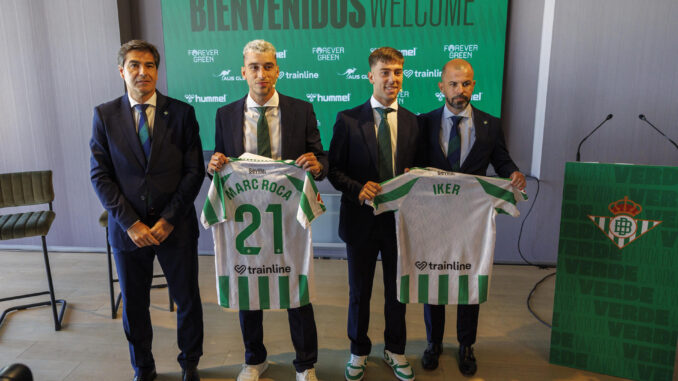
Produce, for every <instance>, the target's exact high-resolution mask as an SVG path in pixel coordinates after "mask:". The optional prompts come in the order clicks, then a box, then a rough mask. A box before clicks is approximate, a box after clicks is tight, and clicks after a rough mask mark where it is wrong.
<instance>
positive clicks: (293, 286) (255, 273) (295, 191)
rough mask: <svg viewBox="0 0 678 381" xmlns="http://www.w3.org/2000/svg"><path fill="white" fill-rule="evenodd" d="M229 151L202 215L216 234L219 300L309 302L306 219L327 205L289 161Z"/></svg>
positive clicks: (256, 304)
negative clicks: (241, 155)
mask: <svg viewBox="0 0 678 381" xmlns="http://www.w3.org/2000/svg"><path fill="white" fill-rule="evenodd" d="M247 157H248V159H235V158H230V159H229V160H230V161H229V164H228V165H226V166H225V167H224V168H223V169H222V170H221V171H220V172H218V173H215V174H214V178H213V179H212V184H211V186H210V189H209V192H208V196H207V199H206V200H205V205H204V207H203V211H202V215H201V222H202V224H203V226H204V227H205V228H208V227H211V228H212V234H213V237H214V251H215V269H216V277H217V294H218V299H219V304H220V305H221V306H223V307H226V308H233V309H239V310H259V309H286V308H296V307H300V306H303V305H306V304H309V303H311V302H312V301H313V299H314V296H315V292H314V288H313V262H312V259H313V246H312V242H311V221H313V220H314V219H315V218H316V217H317V216H319V215H321V214H322V213H324V212H325V205H324V204H323V202H322V199H321V198H320V194H319V193H318V189H317V188H316V185H315V182H314V181H313V177H312V176H311V175H310V174H309V173H307V172H305V171H304V170H303V169H301V168H300V167H298V166H296V165H295V164H294V163H293V162H292V161H273V160H253V159H252V158H251V157H252V155H248V156H247Z"/></svg>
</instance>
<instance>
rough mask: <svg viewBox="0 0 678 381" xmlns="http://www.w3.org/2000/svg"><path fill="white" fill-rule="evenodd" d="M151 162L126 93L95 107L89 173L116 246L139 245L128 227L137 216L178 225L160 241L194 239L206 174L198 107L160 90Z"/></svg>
mask: <svg viewBox="0 0 678 381" xmlns="http://www.w3.org/2000/svg"><path fill="white" fill-rule="evenodd" d="M156 93H157V94H158V97H157V103H156V110H155V119H154V124H153V134H152V140H151V142H152V143H151V156H150V162H149V163H148V165H146V157H145V155H144V152H143V149H142V147H141V143H140V142H139V137H138V136H137V133H136V127H135V125H134V116H133V111H132V109H131V107H130V103H129V98H128V97H127V94H125V95H123V96H122V97H120V98H117V99H114V100H112V101H110V102H108V103H104V104H101V105H99V106H97V107H95V108H94V118H93V121H92V138H91V140H90V150H91V153H92V156H91V160H90V178H91V181H92V185H93V186H94V191H95V192H96V194H97V196H98V197H99V199H100V200H101V203H102V204H103V206H104V208H105V209H106V210H108V231H109V234H108V236H109V242H110V243H111V246H113V247H114V248H117V249H119V250H134V249H137V246H136V245H135V244H134V242H132V240H131V239H130V238H129V236H128V235H127V229H128V228H129V227H130V226H131V225H132V224H133V223H134V222H136V221H137V220H141V221H142V222H144V223H145V224H146V225H149V226H153V224H155V222H156V221H157V220H158V219H159V218H160V217H163V218H165V219H166V220H167V221H168V222H169V223H170V224H172V225H173V226H174V230H173V231H172V233H171V234H170V235H169V237H167V239H166V240H165V241H164V242H163V243H162V244H161V246H166V245H173V246H181V245H186V244H189V245H190V244H194V243H195V242H197V241H196V240H197V238H198V234H199V232H198V219H197V216H196V213H195V208H194V206H193V201H194V200H195V198H196V197H197V196H198V192H199V191H200V186H201V184H202V181H203V178H204V177H205V168H204V161H203V158H202V145H201V143H200V136H199V131H198V122H197V120H196V118H195V111H194V110H193V107H191V106H189V105H188V104H186V103H184V102H181V101H179V100H176V99H173V98H169V97H166V96H164V95H162V94H160V93H159V92H157V91H156Z"/></svg>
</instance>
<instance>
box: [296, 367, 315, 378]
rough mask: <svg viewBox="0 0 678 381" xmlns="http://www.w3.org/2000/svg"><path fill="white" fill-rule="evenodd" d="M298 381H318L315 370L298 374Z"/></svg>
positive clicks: (307, 370)
mask: <svg viewBox="0 0 678 381" xmlns="http://www.w3.org/2000/svg"><path fill="white" fill-rule="evenodd" d="M297 381H318V377H316V375H315V368H311V369H306V370H305V371H304V372H303V373H299V372H297Z"/></svg>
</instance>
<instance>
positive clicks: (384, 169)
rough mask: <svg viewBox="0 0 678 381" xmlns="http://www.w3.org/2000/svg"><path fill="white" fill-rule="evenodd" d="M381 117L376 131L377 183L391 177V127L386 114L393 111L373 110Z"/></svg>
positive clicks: (387, 109) (378, 108) (385, 109)
mask: <svg viewBox="0 0 678 381" xmlns="http://www.w3.org/2000/svg"><path fill="white" fill-rule="evenodd" d="M375 110H377V112H378V113H379V116H380V117H381V121H380V122H379V129H378V130H377V155H378V158H377V159H378V160H377V161H378V166H379V182H382V181H386V180H388V179H390V178H392V177H393V156H392V155H391V152H392V147H391V126H390V125H389V123H388V114H389V113H390V112H393V111H395V110H394V109H392V108H389V107H386V108H382V107H377V108H375Z"/></svg>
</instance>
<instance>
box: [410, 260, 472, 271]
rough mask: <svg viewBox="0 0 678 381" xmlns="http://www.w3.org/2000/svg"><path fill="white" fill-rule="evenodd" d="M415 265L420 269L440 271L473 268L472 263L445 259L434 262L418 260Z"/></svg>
mask: <svg viewBox="0 0 678 381" xmlns="http://www.w3.org/2000/svg"><path fill="white" fill-rule="evenodd" d="M414 266H415V267H416V268H418V269H419V271H425V270H433V271H435V270H438V271H446V270H454V271H466V270H470V269H471V264H470V263H460V262H457V261H454V262H451V263H450V262H447V261H443V263H434V262H427V261H416V262H414Z"/></svg>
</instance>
